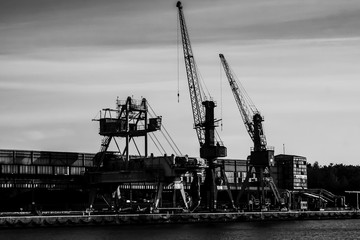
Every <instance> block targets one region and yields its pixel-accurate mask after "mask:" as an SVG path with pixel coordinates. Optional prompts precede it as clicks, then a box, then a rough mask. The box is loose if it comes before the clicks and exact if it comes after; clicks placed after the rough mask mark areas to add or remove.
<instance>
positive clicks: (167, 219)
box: [0, 211, 360, 228]
mask: <svg viewBox="0 0 360 240" xmlns="http://www.w3.org/2000/svg"><path fill="white" fill-rule="evenodd" d="M352 218H360V212H359V211H303V212H300V211H289V212H226V213H224V212H222V213H213V212H212V213H174V214H170V213H165V214H163V213H160V214H89V213H85V212H84V213H83V214H61V215H42V216H21V215H17V216H10V215H8V216H0V228H27V227H56V226H94V225H99V226H104V225H129V224H171V223H210V222H248V221H293V220H324V219H352Z"/></svg>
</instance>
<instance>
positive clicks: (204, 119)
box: [176, 1, 234, 210]
mask: <svg viewBox="0 0 360 240" xmlns="http://www.w3.org/2000/svg"><path fill="white" fill-rule="evenodd" d="M176 7H177V8H178V13H179V21H180V29H181V38H182V45H183V53H184V60H185V68H186V74H187V80H188V85H189V91H190V100H191V107H192V112H193V120H194V128H195V130H196V134H197V138H198V141H199V144H200V157H201V158H204V159H206V161H207V164H208V168H207V169H206V173H205V182H204V188H205V192H206V206H207V208H208V209H209V210H215V209H216V208H217V191H218V186H217V184H216V177H215V169H216V168H217V167H221V166H222V165H221V164H218V163H217V158H218V157H225V156H226V155H227V150H226V147H225V146H223V144H222V142H221V141H216V139H215V127H217V125H216V121H215V118H214V108H215V106H216V104H215V102H214V101H212V100H203V99H204V96H203V95H204V94H203V91H202V88H201V85H200V82H199V77H198V71H197V66H196V63H195V59H194V55H193V52H192V48H191V43H190V37H189V33H188V30H187V27H186V23H185V18H184V13H183V7H182V4H181V2H180V1H179V2H177V4H176ZM220 173H221V176H220V178H222V179H223V180H224V181H223V182H224V183H225V184H227V186H226V190H227V191H228V195H229V198H230V201H231V207H234V201H233V198H232V194H231V191H230V187H229V186H228V181H227V178H226V175H225V172H224V169H223V168H222V169H221V171H220ZM219 189H220V188H219ZM221 189H224V188H221Z"/></svg>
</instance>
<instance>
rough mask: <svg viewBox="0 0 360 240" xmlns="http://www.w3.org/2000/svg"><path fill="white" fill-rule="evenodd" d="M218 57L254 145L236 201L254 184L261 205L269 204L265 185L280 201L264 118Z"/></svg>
mask: <svg viewBox="0 0 360 240" xmlns="http://www.w3.org/2000/svg"><path fill="white" fill-rule="evenodd" d="M219 57H220V60H221V63H222V65H223V68H224V71H225V73H226V76H227V79H228V81H229V84H230V88H231V90H232V93H233V95H234V98H235V102H236V104H237V106H238V108H239V112H240V115H241V117H242V119H243V122H244V124H245V127H246V130H247V132H248V133H249V135H250V137H251V139H252V141H253V143H254V147H253V149H252V150H251V155H250V161H249V171H248V173H247V176H246V178H245V181H244V183H243V185H242V188H241V191H240V193H239V195H238V196H237V199H236V202H239V200H240V198H241V196H242V194H243V193H244V191H245V189H246V188H249V187H250V185H255V187H256V188H257V196H256V199H260V204H261V206H265V205H267V204H269V201H268V200H267V199H266V196H265V187H266V186H267V187H269V188H270V189H271V190H272V192H273V193H274V196H275V200H276V202H277V203H279V202H280V201H281V197H280V194H279V191H278V189H277V187H276V185H275V183H274V181H273V179H272V177H271V176H270V166H273V165H274V149H273V148H271V147H268V146H267V142H266V137H265V133H264V129H263V126H262V122H263V121H264V118H263V117H262V116H261V114H260V112H259V111H258V110H257V108H256V107H255V105H254V104H253V103H252V101H251V99H250V97H249V96H248V95H247V94H246V91H245V90H244V89H243V87H242V86H241V85H240V84H238V81H236V79H235V75H234V74H233V72H232V70H231V68H230V66H229V64H228V62H227V61H226V59H225V57H224V55H223V54H219ZM250 178H253V179H254V180H255V181H252V183H251V184H250V182H249V179H250ZM253 183H255V184H253Z"/></svg>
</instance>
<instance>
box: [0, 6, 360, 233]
mask: <svg viewBox="0 0 360 240" xmlns="http://www.w3.org/2000/svg"><path fill="white" fill-rule="evenodd" d="M173 5H174V6H173V8H174V9H176V17H177V24H178V26H177V28H178V29H177V38H178V39H177V44H178V46H177V54H178V56H177V61H178V70H177V71H178V73H177V74H178V76H177V78H178V83H177V84H178V89H177V93H176V94H177V96H176V97H177V99H175V100H174V99H171V100H170V99H165V97H164V98H163V99H162V102H166V101H168V102H170V101H174V103H169V105H171V110H169V109H167V108H165V109H162V108H159V107H157V106H153V105H152V99H151V98H148V97H147V96H141V97H139V98H137V97H134V96H133V95H134V94H135V95H137V93H136V90H134V91H132V90H131V89H129V92H127V93H125V95H121V96H116V95H114V96H111V97H112V98H113V101H112V102H108V103H107V106H106V107H105V108H102V109H100V110H99V111H98V114H97V115H96V116H95V117H94V118H89V119H88V121H89V122H91V124H92V125H96V127H95V128H93V129H94V130H95V131H94V132H92V133H87V134H88V136H89V135H98V136H99V137H100V138H101V140H100V141H99V142H98V143H94V142H93V143H91V144H92V145H91V146H95V144H97V149H94V151H87V152H82V151H79V152H77V151H60V150H57V151H56V150H55V151H51V150H41V149H40V148H37V149H18V148H9V147H6V148H3V147H1V146H0V196H1V198H0V228H32V227H56V226H62V227H68V226H106V225H139V224H171V223H174V224H183V223H186V224H188V223H191V224H193V223H228V222H266V221H299V220H329V219H337V220H342V219H358V218H360V212H359V199H358V198H359V196H358V195H359V193H360V188H359V189H353V188H352V187H349V188H348V189H344V190H345V191H342V192H339V191H334V192H333V190H334V189H335V187H334V189H326V188H323V187H319V186H317V185H315V184H314V183H313V182H311V184H309V182H310V177H311V181H313V179H314V175H316V174H318V173H319V170H318V169H319V166H318V165H317V164H318V163H317V162H316V164H313V165H312V163H311V162H309V161H308V159H307V156H306V155H304V153H303V152H304V151H302V150H303V148H301V149H302V150H301V151H299V152H297V150H293V151H292V152H291V153H288V152H287V151H286V145H285V144H282V149H275V148H274V147H273V146H271V139H272V138H273V136H272V135H273V134H274V133H275V134H276V132H274V131H271V130H269V129H271V128H272V126H271V123H273V122H274V121H275V120H269V117H268V116H266V121H268V120H269V122H270V123H268V124H267V125H266V129H265V127H264V122H265V116H264V115H263V112H267V111H266V110H265V109H264V108H266V107H268V106H271V105H270V104H264V106H261V105H258V104H256V105H255V104H254V103H253V102H252V100H254V102H257V99H255V97H253V96H249V95H251V94H249V95H248V92H247V90H246V87H244V86H243V85H242V84H243V83H242V79H240V78H238V77H237V75H236V72H235V70H234V69H235V68H234V67H235V66H233V65H232V62H231V59H232V57H231V55H232V53H231V52H229V53H225V52H216V50H214V54H215V55H214V56H216V57H217V60H218V64H219V66H220V71H221V73H220V75H221V81H222V82H221V84H223V85H224V88H226V90H227V92H226V93H224V95H229V96H230V95H231V99H232V104H233V105H231V106H232V107H231V110H229V111H231V119H230V120H229V121H228V122H230V123H236V124H237V125H238V126H240V127H241V128H242V132H236V130H237V129H240V127H239V128H234V129H232V130H231V132H232V134H233V135H234V136H241V138H243V139H245V138H246V139H247V140H246V141H247V142H248V143H250V145H248V146H246V148H247V149H248V150H247V152H242V153H241V155H237V156H236V157H234V155H231V156H229V155H230V154H229V153H230V152H231V151H233V149H232V148H231V147H229V146H228V145H227V141H226V140H224V139H225V138H226V137H222V134H223V132H222V128H223V122H224V124H227V123H226V121H227V119H226V116H223V115H222V112H223V109H222V108H223V99H222V96H223V92H222V91H224V92H225V89H222V87H221V93H220V95H221V99H214V97H213V95H211V94H210V93H209V92H212V91H215V90H216V91H218V89H208V87H207V86H205V83H204V82H206V81H204V80H203V79H202V77H201V74H200V73H199V69H198V65H197V63H196V62H195V59H197V55H198V54H194V52H193V46H192V42H191V41H190V39H191V38H192V37H193V36H194V37H195V35H196V32H192V31H190V30H188V24H189V25H191V22H190V21H189V22H185V19H187V18H186V17H185V16H186V11H187V10H188V8H187V7H188V6H187V5H185V6H184V5H183V3H182V2H180V1H178V2H176V4H173ZM189 10H190V9H189ZM173 13H174V14H175V10H174V11H173ZM175 30H176V29H175ZM196 37H197V36H196ZM194 48H195V47H194ZM174 54H175V53H174ZM79 61H80V60H79ZM174 64H176V63H174ZM180 64H181V65H182V66H181V70H180V67H179V66H180ZM199 68H200V69H201V66H199ZM180 71H183V74H184V75H183V76H182V77H181V78H182V79H180V76H179V72H180ZM90 74H91V73H90ZM174 78H176V76H175V77H174ZM179 82H186V89H182V90H181V97H180V90H179V84H180V83H179ZM175 85H176V84H175ZM225 85H227V86H225ZM244 85H246V84H244ZM221 86H222V85H221ZM82 87H83V88H84V89H86V87H85V86H82ZM119 88H121V83H119ZM173 88H174V89H175V87H173ZM99 89H100V88H99ZM174 89H172V90H174ZM252 90H254V88H253V89H252ZM255 90H256V88H255ZM51 91H53V89H52V90H51ZM113 91H116V90H113ZM230 91H231V94H230ZM249 92H251V93H252V91H249ZM122 93H123V92H122ZM81 94H86V92H85V91H84V92H82V93H81ZM141 94H142V93H141ZM185 94H186V95H187V96H186V97H187V98H188V99H189V101H187V102H186V104H187V106H186V109H182V110H185V111H186V113H183V112H180V111H179V112H176V107H174V106H176V105H175V104H179V102H180V101H183V100H180V99H181V98H182V97H183V96H182V95H185ZM272 94H273V93H272V92H271V91H270V90H269V91H268V90H266V91H265V92H264V93H262V95H261V96H260V95H258V94H257V95H256V96H260V97H263V95H268V96H269V98H272V96H271V95H272ZM94 95H96V94H94ZM108 95H110V94H108ZM108 97H109V98H110V96H108ZM109 98H106V100H108V99H109ZM159 98H161V97H159ZM184 98H185V97H184ZM253 98H254V99H253ZM229 99H230V97H229ZM101 100H102V104H103V103H105V100H104V99H101ZM69 101H71V100H69ZM94 102H95V100H94ZM284 102H285V101H284ZM150 103H151V104H150ZM87 104H89V103H87ZM189 104H190V105H189ZM257 107H259V109H258V108H257ZM219 108H220V110H219ZM275 108H276V107H274V108H272V109H275ZM155 109H156V112H155V111H154V110H155ZM260 109H261V110H260ZM20 111H21V110H20ZM61 111H63V112H64V109H62V110H61ZM291 111H293V109H291ZM291 111H290V112H291ZM294 111H296V110H294ZM220 112H221V114H219V113H220ZM310 112H311V111H310ZM74 114H75V117H74V118H76V113H74ZM290 114H291V113H290ZM49 115H50V114H49ZM90 115H91V113H89V116H90ZM167 115H177V116H176V117H174V118H172V119H176V118H177V119H178V122H172V123H169V122H167V119H168V118H167V117H166V116H167ZM180 115H181V116H180ZM224 115H225V114H224ZM56 116H57V118H59V119H60V120H59V121H61V117H59V116H61V114H59V115H56ZM272 116H274V115H272ZM185 117H190V119H187V120H186V121H188V122H190V121H191V124H189V125H186V126H187V128H190V129H191V130H190V131H192V134H190V135H186V136H185V137H184V138H185V139H186V140H185V141H184V142H186V144H188V145H191V148H195V149H197V154H196V153H195V154H194V153H193V152H192V151H191V150H189V152H187V150H186V148H184V149H183V148H182V149H181V150H180V147H179V146H178V145H177V143H176V139H177V137H176V136H173V135H172V134H170V133H171V132H173V131H175V130H173V129H171V128H167V127H165V126H168V125H170V126H171V127H175V128H176V131H178V132H179V131H183V132H184V133H189V132H190V131H188V129H187V130H185V129H182V128H185V127H184V125H182V124H181V121H183V120H184V119H185ZM49 119H50V118H49ZM22 121H24V126H26V121H27V119H26V117H24V118H23V119H22ZM51 121H53V120H51ZM285 122H286V121H285ZM299 122H300V119H299ZM305 122H306V121H305ZM287 123H288V125H287V126H283V128H284V129H285V130H284V131H292V129H293V128H294V127H295V126H294V125H296V123H294V122H287ZM20 124H22V123H20ZM81 124H82V123H80V124H79V126H80V125H81ZM317 124H318V125H320V124H321V123H317ZM319 128H321V126H319ZM265 130H266V131H265ZM96 131H97V132H96ZM54 132H55V131H53V132H52V130H51V129H50V130H49V135H51V134H52V133H54ZM265 132H266V133H265ZM270 133H271V134H270ZM303 134H304V135H306V134H307V132H306V131H303ZM224 135H225V134H224ZM35 136H36V137H38V138H39V139H41V138H42V136H38V135H36V134H35ZM36 137H35V138H34V139H36ZM160 137H161V139H162V140H160ZM296 137H297V136H294V138H296ZM307 137H308V141H311V138H314V135H312V134H308V135H307ZM322 137H324V138H326V136H322ZM4 138H6V137H4ZM76 138H78V139H79V140H78V141H77V140H76ZM92 139H94V138H92ZM230 139H231V138H230ZM232 139H234V138H232ZM223 140H224V141H223ZM68 141H69V142H70V141H73V142H72V143H71V144H73V146H72V147H73V149H76V143H79V144H81V145H82V146H83V145H85V144H86V141H80V137H78V136H77V135H74V137H73V138H72V139H68ZM235 141H237V140H235ZM314 141H319V139H317V138H316V139H314ZM19 142H21V141H19ZM268 143H269V144H268ZM8 144H10V145H11V142H10V143H9V142H8ZM64 144H65V143H64ZM66 144H67V143H66ZM236 144H237V143H236ZM236 144H234V143H232V144H231V146H234V145H235V146H236ZM317 144H318V142H317ZM74 145H75V146H74ZM150 145H152V147H150ZM164 145H167V148H170V151H168V150H165V148H166V147H165V146H164ZM194 145H196V146H195V147H194ZM7 146H9V145H7ZM242 147H243V146H242ZM328 147H329V149H327V151H330V148H331V146H328ZM294 148H296V147H294ZM53 149H54V148H53ZM59 149H60V148H59ZM241 149H243V148H241ZM154 150H156V151H157V152H158V153H155V151H154ZM319 151H320V150H319ZM354 151H356V150H354ZM352 160H354V159H352ZM339 161H341V160H340V159H339ZM331 164H332V165H330V166H331V167H333V166H334V165H333V163H331ZM336 166H337V165H336ZM341 166H342V165H341ZM308 169H310V170H311V172H310V173H308V171H309V170H308ZM315 170H317V171H318V172H316V171H315ZM332 176H334V175H329V177H328V179H329V182H330V181H334V182H336V183H337V184H338V185H341V183H344V184H345V183H347V184H348V186H353V185H350V183H349V182H347V180H346V179H345V180H344V178H342V179H335V180H333V179H332V178H331V177H332ZM318 177H319V176H318ZM351 184H353V183H352V182H351ZM355 185H356V184H355ZM314 186H315V187H314ZM321 186H323V185H321Z"/></svg>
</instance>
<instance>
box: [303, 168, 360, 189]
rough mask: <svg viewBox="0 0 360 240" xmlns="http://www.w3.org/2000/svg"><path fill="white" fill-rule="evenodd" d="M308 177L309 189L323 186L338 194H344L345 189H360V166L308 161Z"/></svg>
mask: <svg viewBox="0 0 360 240" xmlns="http://www.w3.org/2000/svg"><path fill="white" fill-rule="evenodd" d="M307 177H308V188H309V189H313V188H323V189H326V190H328V191H330V192H332V193H334V194H336V195H344V192H345V191H360V166H353V165H344V164H335V165H334V164H332V163H331V164H330V165H328V166H320V165H319V163H318V162H315V163H314V164H313V165H311V164H310V163H308V164H307Z"/></svg>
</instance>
